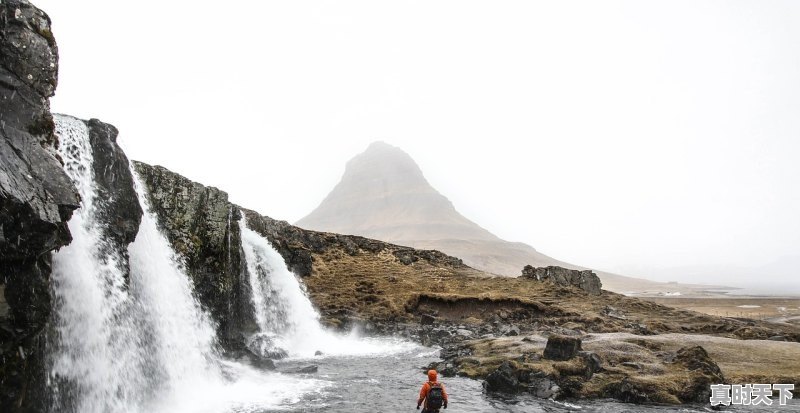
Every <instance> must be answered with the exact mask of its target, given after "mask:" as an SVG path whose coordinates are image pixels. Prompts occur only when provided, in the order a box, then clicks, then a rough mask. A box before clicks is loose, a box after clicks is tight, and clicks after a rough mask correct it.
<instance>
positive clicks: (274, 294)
mask: <svg viewBox="0 0 800 413" xmlns="http://www.w3.org/2000/svg"><path fill="white" fill-rule="evenodd" d="M239 226H240V230H241V234H242V248H243V249H244V255H245V260H246V261H247V272H248V276H249V281H250V290H251V303H252V305H253V313H254V315H255V319H256V323H257V324H258V328H259V331H258V333H256V334H255V335H253V336H252V337H251V338H250V342H249V347H250V349H251V350H252V351H254V352H256V353H260V354H261V355H263V356H266V357H270V356H275V355H277V354H279V353H281V352H282V351H285V352H286V353H288V355H289V356H291V357H299V358H304V357H313V356H314V355H315V353H316V352H317V351H321V352H322V353H323V354H324V355H326V356H331V355H334V356H341V355H346V356H354V355H370V354H386V353H392V352H397V351H404V350H408V349H409V348H411V347H412V346H411V344H410V343H407V342H402V341H396V340H386V339H383V340H376V339H368V338H362V337H359V336H358V334H357V333H356V332H352V333H350V334H347V335H342V334H338V333H335V332H331V331H328V330H326V329H325V328H323V326H322V325H321V324H320V315H319V313H318V312H317V310H316V309H315V308H314V306H313V304H312V303H311V300H309V298H308V295H307V294H306V291H305V288H304V286H303V284H302V283H301V282H300V281H299V280H298V277H297V276H296V275H295V274H294V273H293V272H292V271H290V270H289V268H288V267H287V266H286V262H285V261H284V259H283V257H282V256H281V255H280V253H278V251H276V250H275V248H273V247H272V245H271V244H270V243H269V240H267V239H266V238H265V237H263V236H261V235H260V234H258V233H257V232H255V231H253V230H252V229H250V228H248V226H247V221H246V219H245V214H244V213H243V214H242V219H241V221H239Z"/></svg>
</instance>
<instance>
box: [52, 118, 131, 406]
mask: <svg viewBox="0 0 800 413" xmlns="http://www.w3.org/2000/svg"><path fill="white" fill-rule="evenodd" d="M56 133H57V134H58V135H59V140H60V148H59V152H60V155H61V157H62V159H63V160H64V169H65V171H66V173H67V175H68V176H69V177H70V178H71V179H72V182H73V183H74V184H75V186H76V188H77V189H78V191H79V193H80V195H81V208H80V209H79V210H78V211H76V213H75V214H74V215H73V218H72V219H71V220H70V222H69V229H70V232H71V233H72V237H73V241H72V243H71V244H70V245H68V246H67V247H64V248H62V249H61V250H60V251H58V252H57V253H56V254H54V257H53V274H52V282H53V292H54V293H53V295H54V314H55V316H56V319H55V328H56V335H57V338H56V341H57V343H56V344H55V345H56V347H57V350H56V351H55V353H54V356H53V358H52V367H51V372H50V373H51V374H50V375H51V384H52V386H53V388H54V390H55V392H56V397H55V399H56V406H54V407H55V409H56V410H64V409H74V410H75V411H80V412H89V413H93V412H105V411H117V412H125V411H128V410H127V409H129V408H131V407H133V408H135V407H136V406H137V405H138V404H139V403H140V401H141V399H140V397H141V396H142V395H141V393H140V392H138V391H137V390H138V388H139V387H141V385H142V384H143V383H142V381H143V380H144V376H142V375H140V374H139V373H140V372H139V366H137V365H136V364H137V363H136V361H137V360H138V359H139V357H140V354H139V352H140V349H141V347H140V346H139V343H138V339H139V337H138V336H137V335H136V334H135V333H134V331H135V330H136V328H135V326H134V325H133V324H132V323H131V317H130V312H131V310H132V308H131V306H130V297H129V295H128V293H127V291H126V289H125V288H124V284H125V279H124V269H123V268H122V267H121V266H122V262H121V259H120V256H119V252H118V251H115V250H114V248H112V246H110V245H109V244H108V243H107V242H106V241H105V240H104V239H103V237H102V234H101V225H100V223H99V222H98V213H99V211H98V204H97V201H98V200H97V199H96V198H97V196H96V195H97V189H96V186H95V183H94V182H95V181H94V170H93V158H92V150H91V147H90V144H89V132H88V129H87V127H86V124H84V123H83V122H82V121H80V120H78V119H75V118H71V117H65V116H64V117H62V116H59V117H57V118H56ZM76 395H78V396H76ZM68 399H73V400H72V401H71V402H70V401H69V400H68ZM63 403H69V404H70V405H63Z"/></svg>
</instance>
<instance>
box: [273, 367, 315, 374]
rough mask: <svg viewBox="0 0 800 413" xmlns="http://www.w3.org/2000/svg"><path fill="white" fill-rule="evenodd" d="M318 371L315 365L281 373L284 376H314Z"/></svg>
mask: <svg viewBox="0 0 800 413" xmlns="http://www.w3.org/2000/svg"><path fill="white" fill-rule="evenodd" d="M318 371H319V367H318V366H316V365H310V366H304V367H296V368H293V369H288V370H283V371H282V373H286V374H314V373H316V372H318Z"/></svg>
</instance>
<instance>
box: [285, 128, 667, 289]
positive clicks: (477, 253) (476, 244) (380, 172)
mask: <svg viewBox="0 0 800 413" xmlns="http://www.w3.org/2000/svg"><path fill="white" fill-rule="evenodd" d="M296 225H297V226H299V227H302V228H308V229H314V230H319V231H328V232H336V233H344V234H355V235H361V236H364V237H369V238H375V239H380V240H385V241H388V242H392V243H396V244H401V245H408V246H411V247H414V248H424V249H436V250H440V251H442V252H444V253H446V254H448V255H453V256H456V257H459V258H461V259H462V260H464V263H466V264H467V265H469V266H471V267H473V268H476V269H479V270H482V271H486V272H490V273H493V274H498V275H506V276H517V275H519V274H520V271H521V270H522V267H524V266H525V265H528V264H530V265H533V266H547V265H558V266H562V267H567V268H575V269H583V267H580V266H576V265H572V264H568V263H564V262H561V261H559V260H556V259H554V258H551V257H548V256H547V255H544V254H542V253H540V252H538V251H536V249H534V248H533V247H531V246H529V245H527V244H523V243H519V242H509V241H505V240H502V239H500V238H498V237H497V236H495V235H494V234H492V233H490V232H489V231H487V230H486V229H484V228H482V227H481V226H479V225H478V224H476V223H474V222H472V221H470V220H469V219H467V218H466V217H464V216H463V215H461V214H460V213H459V212H458V211H456V209H455V207H454V206H453V204H452V203H451V202H450V200H448V199H447V198H446V197H445V196H443V195H442V194H440V193H439V192H438V191H436V189H434V188H433V187H432V186H431V185H430V184H429V183H428V181H427V180H426V179H425V177H424V176H423V174H422V170H420V168H419V166H417V164H416V162H414V160H413V159H412V158H411V157H410V156H409V155H408V154H407V153H405V152H403V151H402V150H401V149H399V148H397V147H394V146H391V145H388V144H386V143H383V142H375V143H373V144H371V145H370V146H369V147H368V148H367V150H366V151H364V152H363V153H361V154H359V155H357V156H356V157H354V158H353V159H351V160H350V161H349V162H348V163H347V167H346V168H345V173H344V176H343V177H342V180H341V181H340V182H339V183H338V184H337V185H336V187H334V189H333V191H331V192H330V193H329V194H328V196H327V197H325V199H324V200H323V201H322V203H321V204H320V205H319V206H318V207H317V208H316V209H315V210H314V211H312V212H311V213H310V214H309V215H307V216H306V217H304V218H302V219H301V220H299V221H298V222H297V223H296ZM598 275H599V276H600V277H601V279H602V281H603V286H604V288H606V289H608V290H611V291H618V292H630V291H638V292H642V291H649V292H663V291H676V290H680V289H681V288H679V287H676V285H674V284H663V283H656V282H652V281H648V280H642V279H637V278H630V277H623V276H620V275H615V274H609V273H603V272H598Z"/></svg>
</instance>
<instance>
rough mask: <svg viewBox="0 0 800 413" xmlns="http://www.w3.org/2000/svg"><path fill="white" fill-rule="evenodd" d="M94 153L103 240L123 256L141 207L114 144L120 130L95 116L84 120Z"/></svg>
mask: <svg viewBox="0 0 800 413" xmlns="http://www.w3.org/2000/svg"><path fill="white" fill-rule="evenodd" d="M84 122H85V123H86V126H87V127H88V129H89V142H90V143H91V146H92V153H93V155H94V177H95V184H96V185H97V200H96V202H99V203H100V204H102V205H101V207H100V208H98V212H99V219H100V220H101V221H102V222H104V223H105V225H103V229H104V234H103V235H104V239H106V240H109V241H110V242H113V243H115V244H116V246H117V248H119V249H120V250H121V252H122V253H123V256H127V248H123V247H124V246H127V245H128V244H130V243H131V242H133V241H134V239H135V238H136V234H137V233H138V231H139V223H140V222H141V220H142V207H141V206H140V205H139V196H138V195H137V194H136V189H135V188H134V184H133V175H132V174H131V168H130V164H129V162H128V157H127V156H126V155H125V153H124V152H123V151H122V148H120V147H119V145H118V144H117V135H119V132H118V131H117V128H115V127H114V126H113V125H109V124H107V123H103V122H101V121H99V120H97V119H90V120H89V121H84Z"/></svg>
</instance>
